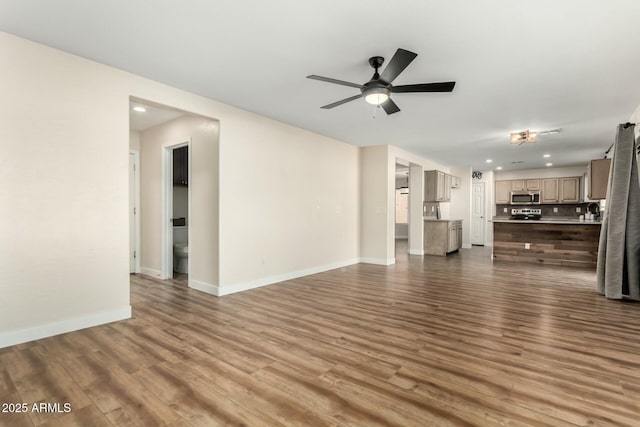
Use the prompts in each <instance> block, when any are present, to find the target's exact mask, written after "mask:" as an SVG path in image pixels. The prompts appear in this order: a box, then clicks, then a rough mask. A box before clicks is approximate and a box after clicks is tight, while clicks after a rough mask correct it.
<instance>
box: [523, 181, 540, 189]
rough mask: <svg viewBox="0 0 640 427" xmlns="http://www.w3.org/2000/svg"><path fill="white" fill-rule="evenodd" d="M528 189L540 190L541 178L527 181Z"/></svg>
mask: <svg viewBox="0 0 640 427" xmlns="http://www.w3.org/2000/svg"><path fill="white" fill-rule="evenodd" d="M526 187H527V191H540V180H539V179H528V180H527V181H526Z"/></svg>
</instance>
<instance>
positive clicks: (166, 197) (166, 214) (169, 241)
mask: <svg viewBox="0 0 640 427" xmlns="http://www.w3.org/2000/svg"><path fill="white" fill-rule="evenodd" d="M184 146H187V147H189V160H191V138H188V139H187V140H186V141H183V142H179V143H175V142H166V143H164V144H162V151H163V155H162V186H163V188H162V192H161V194H162V206H163V209H162V224H163V226H162V273H161V276H160V278H161V279H163V280H166V279H171V278H172V277H173V229H172V226H171V218H172V217H173V150H174V149H176V148H180V147H184ZM189 160H188V161H189ZM189 179H191V165H190V164H189ZM187 191H188V194H187V198H188V203H189V207H188V209H189V214H188V215H189V218H188V219H187V223H188V224H189V225H191V221H190V219H191V186H189V188H188V190H187ZM188 233H189V234H188V239H190V238H191V233H192V231H191V227H189V232H188ZM189 250H190V251H191V248H190V249H189ZM189 256H191V253H190V254H189ZM190 267H191V265H189V269H188V270H187V271H190Z"/></svg>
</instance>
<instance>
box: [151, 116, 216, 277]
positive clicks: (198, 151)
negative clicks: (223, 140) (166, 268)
mask: <svg viewBox="0 0 640 427" xmlns="http://www.w3.org/2000/svg"><path fill="white" fill-rule="evenodd" d="M218 141H219V124H218V122H217V121H215V120H211V119H206V118H203V117H197V116H192V115H186V116H182V117H179V118H177V119H175V120H172V121H170V122H168V123H164V124H162V125H159V126H154V127H152V128H150V129H147V130H145V131H143V132H141V134H140V147H141V150H140V163H141V168H140V213H141V216H140V222H141V248H140V252H141V267H142V272H143V273H146V274H149V275H154V276H161V272H162V270H163V262H162V261H163V260H162V253H163V251H162V249H163V247H162V245H163V241H162V232H163V224H164V223H163V203H164V200H163V192H164V181H163V161H164V160H163V159H164V157H163V155H164V150H165V147H169V146H172V145H176V144H181V143H185V142H189V143H190V146H189V151H190V153H189V161H190V165H189V166H190V167H189V173H190V181H189V191H190V194H191V200H190V203H191V215H190V217H189V221H190V225H189V234H190V235H189V273H190V274H189V281H190V285H191V282H192V281H196V282H197V283H204V284H207V285H209V286H216V285H217V284H218V218H219V213H218V212H219V207H218V179H219V178H218V163H219V162H218V152H219V142H218Z"/></svg>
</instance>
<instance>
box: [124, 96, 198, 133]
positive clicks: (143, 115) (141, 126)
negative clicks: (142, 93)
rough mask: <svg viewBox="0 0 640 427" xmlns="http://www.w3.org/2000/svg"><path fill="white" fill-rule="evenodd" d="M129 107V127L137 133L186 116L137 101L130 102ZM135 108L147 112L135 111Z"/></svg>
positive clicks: (182, 113) (181, 112)
mask: <svg viewBox="0 0 640 427" xmlns="http://www.w3.org/2000/svg"><path fill="white" fill-rule="evenodd" d="M129 106H130V111H129V127H130V128H131V129H133V130H137V131H143V130H146V129H149V128H150V127H153V126H157V125H159V124H162V123H165V122H168V121H169V120H173V119H177V118H178V117H180V116H184V115H185V113H184V112H183V111H179V110H173V109H169V108H162V107H158V106H155V105H150V104H149V103H142V102H137V101H132V102H130V103H129ZM135 107H142V108H144V109H145V110H146V111H144V112H141V111H135V110H134V108H135Z"/></svg>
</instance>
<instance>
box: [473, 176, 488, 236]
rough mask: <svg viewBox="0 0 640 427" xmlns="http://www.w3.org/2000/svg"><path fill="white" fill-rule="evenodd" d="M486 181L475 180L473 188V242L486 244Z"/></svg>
mask: <svg viewBox="0 0 640 427" xmlns="http://www.w3.org/2000/svg"><path fill="white" fill-rule="evenodd" d="M484 184H485V183H484V182H474V183H473V185H472V188H471V244H472V245H478V246H484V242H485V235H484V233H485V229H486V224H487V222H486V214H485V186H484Z"/></svg>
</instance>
